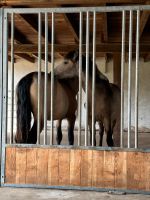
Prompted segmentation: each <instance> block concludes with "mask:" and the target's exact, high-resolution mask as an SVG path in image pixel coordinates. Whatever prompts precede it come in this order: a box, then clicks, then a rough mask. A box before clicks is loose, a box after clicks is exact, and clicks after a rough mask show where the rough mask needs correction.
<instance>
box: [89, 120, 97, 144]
mask: <svg viewBox="0 0 150 200" xmlns="http://www.w3.org/2000/svg"><path fill="white" fill-rule="evenodd" d="M88 123H89V129H90V145H91V146H92V119H91V118H90V119H88ZM94 126H95V123H94ZM94 146H96V131H94Z"/></svg>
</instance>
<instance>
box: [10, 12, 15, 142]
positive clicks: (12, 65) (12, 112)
mask: <svg viewBox="0 0 150 200" xmlns="http://www.w3.org/2000/svg"><path fill="white" fill-rule="evenodd" d="M10 117H11V118H10V120H11V121H10V144H12V143H13V125H14V13H12V14H11V115H10Z"/></svg>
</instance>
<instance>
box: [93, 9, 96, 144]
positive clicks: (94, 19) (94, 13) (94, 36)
mask: <svg viewBox="0 0 150 200" xmlns="http://www.w3.org/2000/svg"><path fill="white" fill-rule="evenodd" d="M95 50H96V12H93V74H92V75H93V77H92V146H94V136H95Z"/></svg>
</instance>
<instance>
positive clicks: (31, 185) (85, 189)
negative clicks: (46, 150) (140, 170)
mask: <svg viewBox="0 0 150 200" xmlns="http://www.w3.org/2000/svg"><path fill="white" fill-rule="evenodd" d="M3 186H4V187H16V188H38V189H59V190H79V191H97V192H112V194H125V193H127V194H130V193H131V194H144V195H149V194H150V191H143V190H127V189H119V188H115V189H114V188H97V187H80V186H48V185H35V184H4V185H3Z"/></svg>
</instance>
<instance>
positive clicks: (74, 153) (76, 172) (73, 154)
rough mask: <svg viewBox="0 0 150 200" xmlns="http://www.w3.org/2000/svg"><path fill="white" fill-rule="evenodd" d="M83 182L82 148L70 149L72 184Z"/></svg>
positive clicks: (76, 184)
mask: <svg viewBox="0 0 150 200" xmlns="http://www.w3.org/2000/svg"><path fill="white" fill-rule="evenodd" d="M80 184H81V150H71V151H70V185H75V186H78V185H80Z"/></svg>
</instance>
